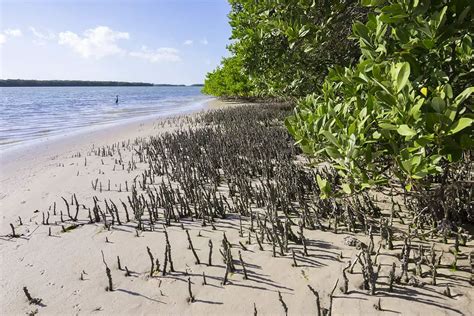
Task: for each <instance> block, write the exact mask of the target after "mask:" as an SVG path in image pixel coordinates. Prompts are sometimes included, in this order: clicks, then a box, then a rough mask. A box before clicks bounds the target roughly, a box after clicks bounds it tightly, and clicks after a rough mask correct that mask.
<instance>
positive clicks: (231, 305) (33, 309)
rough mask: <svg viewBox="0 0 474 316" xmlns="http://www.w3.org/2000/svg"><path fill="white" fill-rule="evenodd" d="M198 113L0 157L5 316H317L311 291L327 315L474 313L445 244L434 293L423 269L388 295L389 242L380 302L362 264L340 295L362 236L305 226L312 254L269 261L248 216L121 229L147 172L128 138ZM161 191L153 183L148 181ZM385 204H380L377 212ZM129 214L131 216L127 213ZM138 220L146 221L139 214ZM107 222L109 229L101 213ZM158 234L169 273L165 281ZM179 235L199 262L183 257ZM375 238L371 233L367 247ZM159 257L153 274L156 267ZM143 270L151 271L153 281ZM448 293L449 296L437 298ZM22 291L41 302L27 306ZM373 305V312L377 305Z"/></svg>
mask: <svg viewBox="0 0 474 316" xmlns="http://www.w3.org/2000/svg"><path fill="white" fill-rule="evenodd" d="M236 106H239V105H238V104H232V106H231V105H229V104H227V105H226V104H224V103H222V101H217V100H213V101H211V102H210V103H209V104H207V106H206V110H218V109H223V108H227V107H236ZM198 115H200V113H193V114H188V116H186V117H185V116H181V117H175V118H171V119H145V120H143V121H135V122H131V123H127V124H122V125H116V126H112V127H105V128H103V129H97V130H93V131H89V132H84V133H80V134H78V135H75V136H71V137H64V138H61V139H59V140H56V141H50V142H48V141H44V142H38V143H37V144H35V145H32V146H29V147H26V148H24V149H22V150H17V151H12V152H9V153H7V154H2V155H1V158H0V165H1V170H0V171H1V172H0V186H1V191H0V212H1V214H0V216H1V221H0V235H2V237H1V238H0V288H1V293H0V314H1V315H24V314H35V313H38V314H40V315H41V314H44V315H89V314H97V315H251V314H254V313H258V315H284V314H285V308H284V307H283V306H284V305H286V306H287V308H288V314H289V315H318V311H317V307H316V298H315V295H314V294H313V293H312V292H311V291H310V290H309V287H308V285H309V286H311V287H312V288H314V289H315V290H316V291H317V292H318V293H319V297H320V304H321V307H324V308H329V306H330V304H331V303H330V302H331V301H332V314H333V315H391V314H392V315H395V314H403V315H473V312H472V311H473V308H474V301H473V300H474V291H473V289H472V285H471V284H470V283H469V282H470V278H471V270H470V269H469V268H468V267H469V266H470V263H469V261H468V260H469V259H468V257H467V255H466V256H460V257H459V259H458V261H457V266H458V267H459V268H458V269H457V271H453V270H452V269H450V268H449V267H450V264H451V262H452V261H453V255H452V253H450V248H451V247H452V245H453V241H452V240H449V242H448V244H443V243H437V244H436V246H435V247H436V250H437V251H441V250H443V252H444V255H443V257H442V259H441V264H440V267H439V269H438V280H437V285H431V284H430V280H431V278H430V275H429V268H428V267H427V266H425V265H423V266H422V270H423V275H422V277H420V278H418V280H420V281H421V282H423V285H420V286H417V285H405V284H404V285H394V291H393V292H392V293H389V291H388V290H387V289H388V275H389V272H390V269H391V266H392V262H397V267H398V262H399V261H398V259H397V255H398V254H399V253H400V251H401V249H402V247H403V240H402V238H398V239H397V238H395V239H394V249H393V250H385V249H383V250H382V252H381V253H380V255H379V257H378V262H377V263H378V264H379V265H380V272H379V279H378V281H377V282H378V288H379V290H378V291H377V293H376V295H368V293H367V292H366V291H364V290H361V289H360V286H361V284H362V282H363V277H362V273H361V268H360V266H359V265H356V266H355V268H354V270H353V273H352V274H347V276H348V279H349V288H348V291H347V292H346V294H344V293H342V292H341V286H343V283H344V281H343V277H342V275H343V272H342V271H343V269H344V268H345V267H347V266H348V263H347V262H349V261H350V262H353V261H354V259H355V258H356V256H357V254H358V253H359V249H357V247H354V246H353V245H349V244H348V242H347V237H348V236H352V237H354V238H357V239H358V240H359V241H361V242H363V243H365V244H369V242H370V241H369V237H368V236H367V235H365V234H363V233H348V232H346V231H341V232H339V233H335V232H334V231H333V230H330V229H327V230H325V231H323V230H320V229H314V230H310V229H305V230H304V235H305V239H306V242H307V252H308V254H304V253H303V248H302V246H301V245H300V244H296V243H295V244H293V243H290V251H289V252H288V253H286V254H285V255H283V256H281V255H277V256H276V257H273V254H272V245H271V243H268V241H267V240H262V243H263V245H262V246H263V247H262V248H263V251H262V250H260V247H259V244H258V243H257V241H256V238H255V236H256V235H257V234H256V233H254V232H251V228H250V227H251V220H250V218H249V217H248V216H242V217H239V215H238V214H228V216H226V218H225V219H221V218H216V219H215V222H214V223H213V225H214V226H215V227H214V228H215V229H214V228H213V227H212V226H211V225H209V224H208V225H206V226H203V225H202V223H201V220H197V219H195V218H187V217H184V218H181V219H180V220H179V222H174V221H173V222H171V224H170V225H168V226H164V224H165V222H164V217H163V216H164V215H162V212H163V210H160V211H159V213H160V216H159V217H158V220H157V221H156V222H155V223H154V224H153V225H151V224H150V227H152V230H150V229H149V228H148V227H147V226H145V227H146V228H148V229H146V230H137V222H136V221H135V220H134V219H133V218H132V219H131V220H130V221H129V222H126V221H125V212H124V208H123V207H122V204H121V202H124V203H125V204H128V202H127V197H128V196H130V193H131V190H132V189H131V187H132V183H134V179H135V180H136V179H138V180H137V181H138V182H140V177H141V175H142V173H143V171H144V170H146V169H147V167H148V164H149V163H150V162H148V161H141V162H140V160H139V158H140V157H141V156H140V155H139V154H137V153H138V151H137V150H141V149H142V148H140V146H143V143H141V142H140V141H137V142H136V140H137V139H138V140H140V139H147V138H149V137H150V136H156V135H162V134H164V133H167V132H175V131H178V130H181V131H183V130H187V129H188V128H193V129H195V128H199V127H200V126H202V124H203V123H202V122H200V123H198V122H197V121H194V118H196V117H197V116H198ZM199 124H201V125H199ZM134 144H136V146H134ZM112 146H115V147H112ZM117 148H118V149H117ZM99 149H100V150H99ZM101 150H102V151H103V154H101V153H100V152H101ZM96 179H97V180H96ZM96 181H97V182H96ZM159 183H160V180H158V177H157V180H156V183H155V184H159ZM147 186H148V187H150V186H153V184H150V183H148V184H147ZM127 189H128V190H127ZM136 189H137V190H138V191H139V193H144V192H145V191H146V190H145V189H143V190H142V189H141V188H140V186H137V188H136ZM219 190H220V191H221V192H223V193H222V194H225V192H226V190H228V188H224V186H223V187H222V188H219ZM74 196H75V197H74ZM94 197H97V199H98V201H99V204H100V205H101V208H102V209H103V210H105V206H104V205H105V204H104V203H105V202H106V201H109V203H111V202H112V201H113V202H114V203H115V204H116V205H117V207H118V212H119V214H120V218H121V220H122V223H121V225H119V224H118V223H115V224H114V225H111V226H110V227H109V229H107V228H106V227H105V226H104V223H103V222H94V223H91V222H90V218H89V215H88V214H90V211H91V209H92V208H93V206H94ZM62 198H64V200H66V201H67V204H68V207H70V212H71V213H72V214H71V215H72V217H74V213H75V212H76V208H77V209H78V214H79V215H78V218H77V220H72V219H71V218H69V217H68V216H67V210H66V203H65V201H64V200H63V199H62ZM385 202H387V201H380V203H381V204H380V205H382V206H383V205H385V204H384V203H385ZM107 208H108V206H107ZM254 209H258V208H257V207H254ZM128 212H130V213H131V210H130V207H129V210H128ZM61 213H62V216H61ZM104 216H105V215H104ZM112 216H113V215H112ZM61 217H62V220H61ZM131 217H133V216H131ZM144 217H148V215H147V214H146V211H145V215H144ZM240 219H241V220H242V228H241V227H240ZM107 220H108V222H109V225H110V221H111V217H109V215H107ZM114 220H115V221H116V220H117V219H116V218H114ZM296 223H297V220H295V225H294V226H293V230H294V231H295V232H296V231H297V230H298V226H297V225H296ZM10 224H12V225H13V227H14V228H15V234H16V235H17V236H15V237H16V238H12V237H13V236H12V230H11V227H10ZM183 228H184V229H183ZM165 229H166V232H167V234H168V235H169V242H170V246H171V252H172V261H173V265H174V270H175V271H174V272H169V273H167V274H166V275H163V274H162V271H161V270H162V269H163V264H164V261H165V255H164V254H165V251H166V249H167V243H166V239H165ZM186 231H188V232H189V236H190V238H191V240H192V244H193V247H194V250H195V252H196V254H197V256H198V257H199V258H200V264H197V263H196V261H197V260H196V257H195V255H194V253H193V251H192V250H191V249H189V240H188V236H187V233H186ZM224 233H225V236H226V238H227V240H228V241H229V243H230V245H231V248H230V251H231V253H232V256H233V259H234V261H235V267H236V270H235V271H234V272H233V273H229V274H228V281H227V283H226V284H223V281H224V275H225V274H226V264H225V263H223V260H222V255H221V253H219V250H220V249H221V247H222V246H221V245H222V240H223V236H224ZM398 233H399V232H398ZM249 234H250V237H249ZM267 238H268V237H267ZM249 239H250V242H249ZM209 241H212V244H213V252H212V256H211V261H212V265H209V251H210V249H209ZM379 241H380V237H379V236H378V234H377V235H375V236H374V242H375V245H376V247H375V250H377V248H378V243H379ZM421 243H423V244H424V247H426V249H428V248H430V246H431V242H429V241H421ZM147 247H149V251H150V253H151V254H152V256H153V259H154V260H152V261H151V260H150V255H149V252H148V250H147ZM417 247H418V246H413V248H414V249H417ZM473 247H474V243H473V242H472V241H468V242H467V244H466V245H465V246H460V249H461V253H463V254H468V253H469V252H470V251H472V250H473ZM102 252H103V255H104V259H105V263H106V264H107V266H108V268H110V273H111V277H112V280H113V281H112V282H113V291H106V287H107V286H108V278H107V275H106V267H105V265H104V262H103V257H102ZM239 254H240V255H241V259H240V258H239ZM293 254H294V255H293ZM413 256H414V255H413ZM118 257H119V258H120V259H119V260H120V269H119V266H118ZM412 258H413V260H414V257H412ZM156 259H158V261H159V262H158V263H159V264H160V269H161V270H159V269H156V268H157V267H156V263H157V262H156ZM241 260H243V261H244V263H243V264H242V262H241ZM151 262H153V264H154V265H155V266H154V267H155V271H153V273H152V275H151V276H150V265H151ZM295 262H296V265H295ZM410 262H411V263H410V269H414V266H415V265H414V264H413V261H410ZM168 264H170V263H168ZM242 265H244V266H245V273H246V274H248V275H247V278H245V274H244V270H243V267H242ZM125 267H127V270H128V271H129V275H128V276H127V275H126V269H125ZM168 269H169V267H168ZM203 274H205V284H204V278H203ZM336 281H338V284H337V285H336V286H335V283H336ZM447 285H449V288H450V291H451V295H450V296H451V297H447V296H446V295H444V294H443V291H445V289H446V286H447ZM189 286H191V291H192V296H191V294H190V293H189ZM334 286H335V288H334ZM24 287H27V289H28V291H29V293H30V294H31V296H32V297H33V298H39V299H41V302H40V303H38V304H30V303H29V302H28V300H27V298H26V296H25V294H24ZM333 288H334V292H333V297H332V299H331V300H330V297H329V294H330V293H331V291H332V290H333ZM279 295H281V300H280V298H279ZM282 301H283V302H284V303H283V302H282ZM379 301H380V304H381V310H379V309H377V308H375V307H374V305H377V304H378V302H379ZM255 310H256V312H255Z"/></svg>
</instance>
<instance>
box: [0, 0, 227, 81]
mask: <svg viewBox="0 0 474 316" xmlns="http://www.w3.org/2000/svg"><path fill="white" fill-rule="evenodd" d="M229 9H230V7H229V4H228V3H227V1H226V0H154V1H152V0H95V1H92V0H82V1H80V0H29V1H25V0H0V77H1V78H2V79H7V78H21V79H69V80H72V79H79V80H117V81H144V82H153V83H184V84H191V83H202V82H203V80H204V76H205V74H206V73H207V72H208V71H210V70H212V69H214V68H215V67H216V66H217V65H218V64H219V62H220V60H221V58H222V57H223V56H227V55H228V53H227V50H226V45H228V44H229V36H230V31H231V30H230V26H229V24H228V20H227V14H228V12H229Z"/></svg>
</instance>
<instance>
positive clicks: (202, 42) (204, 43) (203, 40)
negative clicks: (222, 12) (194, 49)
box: [201, 38, 209, 45]
mask: <svg viewBox="0 0 474 316" xmlns="http://www.w3.org/2000/svg"><path fill="white" fill-rule="evenodd" d="M201 44H202V45H207V44H209V42H208V41H207V38H204V39H202V40H201Z"/></svg>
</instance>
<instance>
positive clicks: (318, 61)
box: [205, 0, 368, 98]
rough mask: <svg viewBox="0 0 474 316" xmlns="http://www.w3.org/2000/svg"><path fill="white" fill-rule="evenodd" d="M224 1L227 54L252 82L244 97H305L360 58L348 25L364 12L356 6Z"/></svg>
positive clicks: (309, 0) (308, 0) (301, 0)
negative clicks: (227, 10) (227, 4)
mask: <svg viewBox="0 0 474 316" xmlns="http://www.w3.org/2000/svg"><path fill="white" fill-rule="evenodd" d="M229 2H230V4H231V12H230V14H229V20H230V25H231V26H232V37H231V38H232V39H233V40H234V43H233V44H232V45H231V46H230V47H229V49H230V51H231V52H232V53H233V56H235V58H237V60H239V62H240V63H241V70H242V72H241V73H242V74H245V75H246V77H247V79H248V80H249V81H250V82H251V90H250V91H249V92H248V94H249V95H252V96H257V97H279V98H288V97H302V96H305V95H307V94H308V93H311V92H314V91H315V89H316V88H317V87H319V86H320V85H321V83H322V82H323V80H324V77H325V76H326V74H327V70H328V69H329V68H330V67H332V66H334V65H343V66H347V65H349V64H351V63H353V62H356V61H357V59H358V58H359V56H360V51H359V50H358V49H356V46H357V42H356V41H354V40H351V39H349V35H350V26H351V24H352V22H353V21H355V20H357V19H361V20H364V19H365V16H366V12H367V11H368V10H367V9H366V8H362V7H361V6H359V4H358V1H355V0H350V1H342V0H331V1H330V0H325V1H313V0H297V1H295V0H274V1H269V0H266V1H255V0H229ZM220 69H221V70H223V69H225V66H224V65H223V66H221V68H220ZM215 72H219V69H218V70H216V71H215ZM239 79H242V80H245V79H244V77H239ZM237 83H238V82H237V81H235V82H234V84H237ZM245 83H246V81H245ZM205 91H208V93H210V94H215V95H218V94H216V93H214V89H205ZM238 91H239V92H240V90H238ZM228 92H229V93H230V91H228ZM227 95H228V94H227ZM241 95H242V94H240V96H241Z"/></svg>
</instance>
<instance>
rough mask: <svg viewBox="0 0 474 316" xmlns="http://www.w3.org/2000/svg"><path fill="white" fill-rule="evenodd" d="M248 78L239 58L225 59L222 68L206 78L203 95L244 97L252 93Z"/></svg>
mask: <svg viewBox="0 0 474 316" xmlns="http://www.w3.org/2000/svg"><path fill="white" fill-rule="evenodd" d="M251 90H252V88H251V85H250V82H249V78H248V76H247V75H246V74H245V73H243V71H242V63H241V61H240V59H239V58H237V57H230V58H224V59H223V60H222V63H221V67H218V68H217V69H216V70H214V71H213V72H210V73H208V74H207V76H206V80H205V81H204V88H203V89H202V92H203V93H206V94H211V95H214V96H217V97H244V96H248V95H249V94H250V93H251Z"/></svg>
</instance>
